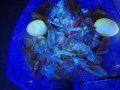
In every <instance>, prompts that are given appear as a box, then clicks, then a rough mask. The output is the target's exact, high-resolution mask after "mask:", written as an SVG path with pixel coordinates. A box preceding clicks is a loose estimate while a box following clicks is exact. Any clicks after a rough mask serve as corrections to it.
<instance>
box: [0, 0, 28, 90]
mask: <svg viewBox="0 0 120 90" xmlns="http://www.w3.org/2000/svg"><path fill="white" fill-rule="evenodd" d="M28 3H29V0H0V90H21V89H20V88H19V87H17V86H16V85H14V84H13V83H12V82H11V81H10V80H9V79H8V78H7V76H6V59H7V52H8V48H9V43H10V40H11V37H12V33H13V30H14V27H15V25H16V24H17V21H18V19H19V18H20V15H21V14H22V12H23V10H24V8H25V7H26V5H27V4H28Z"/></svg>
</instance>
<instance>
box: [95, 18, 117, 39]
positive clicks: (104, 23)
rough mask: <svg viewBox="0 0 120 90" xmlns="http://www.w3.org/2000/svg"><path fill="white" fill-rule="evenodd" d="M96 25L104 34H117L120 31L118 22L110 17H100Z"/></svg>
mask: <svg viewBox="0 0 120 90" xmlns="http://www.w3.org/2000/svg"><path fill="white" fill-rule="evenodd" d="M94 26H95V27H96V31H97V32H98V33H99V34H101V35H103V36H108V37H110V36H115V35H116V34H118V32H119V26H118V25H117V23H116V22H114V21H113V20H111V19H108V18H101V19H98V20H97V21H96V22H95V24H94Z"/></svg>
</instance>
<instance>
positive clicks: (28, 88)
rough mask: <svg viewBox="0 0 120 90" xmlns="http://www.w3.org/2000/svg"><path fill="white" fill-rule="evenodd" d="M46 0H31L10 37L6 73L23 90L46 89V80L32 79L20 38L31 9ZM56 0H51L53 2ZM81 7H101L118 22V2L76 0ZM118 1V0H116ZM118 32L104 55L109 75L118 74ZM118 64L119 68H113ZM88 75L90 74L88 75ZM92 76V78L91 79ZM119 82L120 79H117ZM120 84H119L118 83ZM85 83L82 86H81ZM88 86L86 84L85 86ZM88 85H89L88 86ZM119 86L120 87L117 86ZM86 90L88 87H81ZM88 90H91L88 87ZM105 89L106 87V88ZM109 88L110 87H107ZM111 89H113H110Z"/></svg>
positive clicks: (119, 15) (119, 48)
mask: <svg viewBox="0 0 120 90" xmlns="http://www.w3.org/2000/svg"><path fill="white" fill-rule="evenodd" d="M47 1H48V0H31V1H30V2H29V4H28V5H27V7H26V8H25V10H24V12H23V13H22V15H21V17H20V19H19V21H18V23H17V25H16V26H15V31H14V33H13V37H12V38H11V43H10V49H9V55H8V61H7V75H8V77H9V79H10V80H11V81H12V82H14V83H15V84H17V85H18V86H20V87H22V88H23V89H25V90H33V89H34V90H48V87H49V83H48V80H44V81H43V80H40V79H39V78H35V79H32V78H31V75H32V73H31V72H32V71H31V70H30V69H29V67H28V65H27V64H26V62H25V60H24V57H23V52H22V48H21V45H22V41H21V39H22V38H24V36H25V35H26V34H27V32H26V26H27V24H28V23H29V22H31V20H32V17H31V11H34V10H36V9H38V7H39V6H40V5H42V4H44V3H45V2H47ZM56 1H57V0H52V2H53V3H55V2H56ZM78 1H79V2H80V3H81V4H82V7H88V8H89V9H91V10H94V9H95V8H96V7H101V8H102V9H103V10H105V11H106V12H107V14H108V18H111V19H113V20H114V21H116V22H117V23H118V24H120V12H119V7H118V3H117V2H116V1H117V0H116V1H112V0H78ZM118 1H119V0H118ZM119 42H120V33H119V34H118V35H116V36H114V37H111V38H110V47H109V53H108V54H107V55H105V56H104V61H103V63H104V65H105V68H106V70H107V72H108V74H109V75H120V66H119V65H120V43H119ZM116 65H118V67H119V69H116V68H114V67H115V66H116ZM88 77H90V76H88ZM93 80H94V78H93V79H92V81H93ZM117 83H119V84H120V81H117ZM119 86H120V85H119ZM84 87H85V85H84V86H83V88H84ZM86 87H88V86H86ZM89 87H90V86H89ZM119 88H120V87H119ZM75 89H76V90H80V85H79V84H77V85H75ZM81 90H88V89H81ZM89 90H93V88H92V89H89ZM106 90H107V89H106ZM109 90H110V89H109ZM111 90H113V89H111Z"/></svg>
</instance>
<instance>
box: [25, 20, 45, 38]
mask: <svg viewBox="0 0 120 90" xmlns="http://www.w3.org/2000/svg"><path fill="white" fill-rule="evenodd" d="M27 32H28V34H29V35H31V36H35V37H37V36H42V35H45V34H46V33H47V26H46V24H45V23H44V22H43V21H42V20H34V21H32V22H30V23H29V24H28V26H27Z"/></svg>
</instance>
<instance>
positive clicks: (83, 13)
mask: <svg viewBox="0 0 120 90" xmlns="http://www.w3.org/2000/svg"><path fill="white" fill-rule="evenodd" d="M32 16H33V21H36V22H37V21H39V20H42V21H43V22H44V23H45V25H46V27H47V31H46V33H44V35H43V34H42V35H38V36H31V35H28V36H26V38H24V40H23V51H24V56H25V60H26V62H27V63H28V65H29V67H30V69H31V70H33V76H34V77H42V78H43V77H46V78H49V79H63V80H64V79H65V80H66V79H69V80H73V79H74V77H75V76H76V74H77V73H81V72H83V71H87V72H89V73H90V74H92V75H95V76H97V77H106V76H107V73H106V71H105V70H104V68H103V65H102V55H103V54H105V53H107V51H108V45H109V39H108V37H105V36H102V35H100V34H99V33H97V32H96V28H95V27H94V23H95V21H96V20H98V19H100V18H104V17H106V13H105V12H104V11H103V10H101V9H98V8H97V9H96V10H95V11H90V10H89V9H88V8H82V7H81V5H80V4H79V3H78V2H77V1H76V0H74V1H73V0H60V1H59V2H58V3H56V4H54V5H51V4H50V2H48V3H46V4H45V5H43V6H41V7H40V8H39V9H38V11H35V12H32ZM42 29H43V30H44V28H42ZM36 35H37V34H36Z"/></svg>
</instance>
